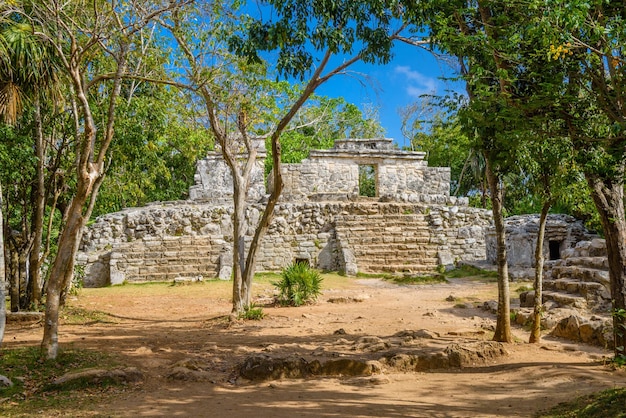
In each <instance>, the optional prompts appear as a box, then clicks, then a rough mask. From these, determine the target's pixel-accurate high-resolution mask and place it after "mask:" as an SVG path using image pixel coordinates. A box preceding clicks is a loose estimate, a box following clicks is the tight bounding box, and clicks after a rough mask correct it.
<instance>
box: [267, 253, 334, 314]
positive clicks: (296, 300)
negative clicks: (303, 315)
mask: <svg viewBox="0 0 626 418" xmlns="http://www.w3.org/2000/svg"><path fill="white" fill-rule="evenodd" d="M322 280H323V279H322V276H321V275H320V274H319V272H318V271H316V270H314V269H312V268H310V267H309V266H308V265H307V264H305V263H294V264H292V265H290V266H288V267H286V268H285V269H283V272H282V274H281V280H280V281H278V282H274V283H272V284H273V285H274V287H275V288H276V289H278V291H279V293H278V298H277V299H278V302H279V303H281V304H283V305H291V306H300V305H304V304H307V303H312V302H314V301H315V300H316V299H317V297H318V296H319V295H320V294H321V292H322V290H321V286H322Z"/></svg>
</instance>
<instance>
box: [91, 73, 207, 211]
mask: <svg viewBox="0 0 626 418" xmlns="http://www.w3.org/2000/svg"><path fill="white" fill-rule="evenodd" d="M185 100H187V98H186V97H185V96H182V95H180V94H177V93H175V92H173V91H171V90H170V89H167V88H165V87H164V86H158V85H147V86H142V87H141V88H138V89H136V90H134V91H133V96H132V99H130V100H127V101H124V102H122V103H120V104H119V105H118V106H117V117H116V132H117V140H116V141H115V143H114V144H113V145H112V147H111V151H110V154H111V165H110V167H109V168H108V172H107V177H106V178H105V180H104V182H103V184H102V187H101V189H100V193H99V196H98V201H97V204H96V207H95V209H94V213H93V216H98V215H101V214H103V213H109V212H115V211H118V210H121V209H123V208H126V207H134V206H142V205H145V204H146V203H148V202H154V201H167V200H179V199H184V198H185V197H186V194H187V191H188V190H189V186H191V185H192V184H193V179H194V173H195V165H196V161H197V160H198V159H200V158H202V157H203V156H204V155H206V152H207V151H208V149H209V148H212V146H213V141H212V139H211V138H210V137H208V135H207V134H206V129H205V128H204V127H202V126H200V125H199V123H198V122H196V121H194V118H195V114H194V112H193V110H192V109H189V108H188V107H186V104H185V102H184V101H185Z"/></svg>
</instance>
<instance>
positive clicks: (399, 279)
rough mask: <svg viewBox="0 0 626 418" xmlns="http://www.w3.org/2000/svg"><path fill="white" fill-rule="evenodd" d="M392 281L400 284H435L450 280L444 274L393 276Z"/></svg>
mask: <svg viewBox="0 0 626 418" xmlns="http://www.w3.org/2000/svg"><path fill="white" fill-rule="evenodd" d="M391 280H392V281H394V282H395V283H398V284H435V283H446V282H447V281H448V280H447V279H446V276H444V275H443V274H433V275H425V276H392V278H391Z"/></svg>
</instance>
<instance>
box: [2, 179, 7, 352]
mask: <svg viewBox="0 0 626 418" xmlns="http://www.w3.org/2000/svg"><path fill="white" fill-rule="evenodd" d="M2 205H3V203H2V184H0V349H1V348H2V341H3V340H4V327H5V324H6V319H7V308H6V295H5V294H4V291H5V286H6V280H5V277H6V276H5V269H4V227H3V215H2Z"/></svg>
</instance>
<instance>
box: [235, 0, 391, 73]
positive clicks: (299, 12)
mask: <svg viewBox="0 0 626 418" xmlns="http://www.w3.org/2000/svg"><path fill="white" fill-rule="evenodd" d="M266 5H267V9H268V13H267V14H265V15H264V17H265V16H269V17H270V19H266V20H251V21H250V22H248V24H247V25H246V26H244V27H243V28H242V30H241V32H239V33H234V34H232V36H230V38H229V48H230V50H231V51H234V52H235V53H236V54H238V55H239V56H242V57H245V58H247V59H248V60H249V61H250V62H260V61H261V59H262V58H261V55H262V53H263V52H265V51H275V52H276V53H277V57H276V65H277V69H278V71H279V73H281V74H283V75H285V76H287V77H293V78H299V79H303V78H304V77H305V75H306V74H307V73H310V72H311V71H312V69H313V67H314V65H313V64H314V62H315V61H316V59H317V58H318V56H317V55H316V54H315V52H317V51H329V52H330V53H332V54H333V55H335V54H336V55H341V54H348V55H353V54H354V55H356V54H357V53H358V54H360V55H361V59H362V60H363V61H364V62H367V63H387V62H389V60H390V59H391V44H392V41H391V37H390V35H391V32H392V31H393V29H394V28H393V23H394V17H398V16H397V14H398V13H399V11H400V9H401V8H400V7H397V5H396V7H391V6H392V4H386V2H380V1H358V2H354V1H327V2H309V1H304V0H269V1H267V2H266Z"/></svg>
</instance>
